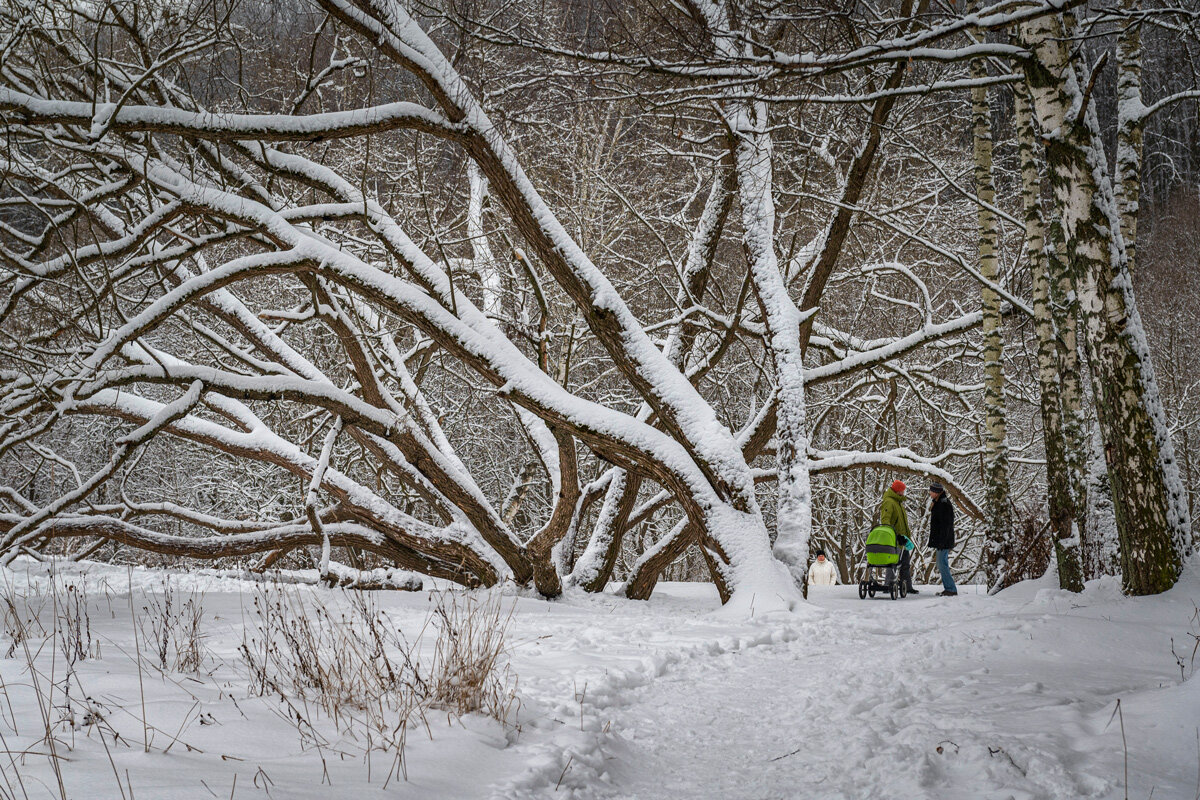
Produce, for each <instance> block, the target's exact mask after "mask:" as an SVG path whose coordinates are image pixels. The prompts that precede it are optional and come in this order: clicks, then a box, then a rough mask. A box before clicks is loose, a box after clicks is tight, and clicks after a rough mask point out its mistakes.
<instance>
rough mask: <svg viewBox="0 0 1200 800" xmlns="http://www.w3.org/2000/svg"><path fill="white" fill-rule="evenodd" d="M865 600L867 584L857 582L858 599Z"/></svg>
mask: <svg viewBox="0 0 1200 800" xmlns="http://www.w3.org/2000/svg"><path fill="white" fill-rule="evenodd" d="M866 598H867V582H866V581H859V582H858V599H859V600H865V599H866Z"/></svg>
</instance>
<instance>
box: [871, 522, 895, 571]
mask: <svg viewBox="0 0 1200 800" xmlns="http://www.w3.org/2000/svg"><path fill="white" fill-rule="evenodd" d="M899 561H900V548H899V547H897V546H896V531H894V530H893V529H892V528H891V526H888V525H880V526H878V527H877V528H875V529H874V530H872V531H871V533H870V534H868V535H867V563H868V564H870V565H871V566H872V567H889V566H891V565H892V564H896V563H899Z"/></svg>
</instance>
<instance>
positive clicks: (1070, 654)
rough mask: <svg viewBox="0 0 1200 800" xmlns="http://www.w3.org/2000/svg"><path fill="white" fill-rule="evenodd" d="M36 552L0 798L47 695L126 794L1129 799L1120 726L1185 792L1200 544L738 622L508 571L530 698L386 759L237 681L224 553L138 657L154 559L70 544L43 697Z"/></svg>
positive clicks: (836, 594)
mask: <svg viewBox="0 0 1200 800" xmlns="http://www.w3.org/2000/svg"><path fill="white" fill-rule="evenodd" d="M45 569H46V567H45V566H44V565H34V564H32V563H28V562H23V564H22V567H21V569H19V570H9V571H0V588H3V590H4V592H5V593H6V594H5V595H4V596H11V597H17V598H31V602H32V603H33V604H34V606H33V607H34V608H36V609H40V612H39V613H40V615H41V618H42V622H43V623H44V626H43V625H36V626H34V633H35V634H36V636H35V638H36V640H37V641H36V647H35V648H34V650H35V651H36V652H38V653H39V654H40V655H38V656H36V661H37V663H39V664H40V665H41V666H40V672H39V673H38V675H37V676H34V675H33V674H31V672H30V670H29V668H28V661H27V659H26V658H24V657H22V656H21V654H20V652H13V653H9V654H8V655H7V656H6V657H0V738H2V739H3V741H2V742H0V751H7V752H9V753H12V754H14V757H13V758H12V759H5V758H0V800H5V799H6V798H13V797H21V798H24V797H31V798H32V797H55V798H59V797H61V796H63V794H64V793H60V792H59V791H57V789H56V788H54V786H55V777H54V776H53V775H52V773H51V770H50V769H49V764H51V763H54V762H52V761H51V760H50V759H48V758H46V756H45V754H44V752H43V751H44V749H45V748H44V746H43V739H42V735H41V733H40V731H42V730H44V726H43V725H40V724H39V722H40V720H41V719H42V714H43V713H49V715H50V722H51V727H52V730H53V733H54V736H55V737H56V742H58V747H59V748H60V751H61V752H60V756H59V757H60V758H61V762H60V763H61V765H62V766H63V781H64V784H65V796H67V797H70V798H87V800H108V798H111V799H112V800H117V798H124V800H128V799H129V796H130V794H131V792H130V790H129V788H128V787H133V789H134V790H136V794H135V795H134V796H137V797H152V798H155V800H175V799H176V798H179V799H180V800H182V799H183V798H189V799H190V798H195V797H210V796H218V797H227V796H233V797H234V798H235V800H236V799H237V798H246V797H277V798H279V797H286V798H289V800H318V799H319V800H329V799H330V798H336V799H338V800H340V799H341V798H355V799H356V800H357V799H358V798H367V797H380V798H384V797H386V798H397V797H398V798H422V800H425V798H437V800H455V799H460V800H547V799H548V798H554V799H555V800H558V799H559V798H571V800H659V799H660V798H662V799H663V800H666V798H670V800H679V799H680V798H689V799H690V798H730V799H731V800H772V799H774V798H798V799H804V800H807V799H808V798H815V799H817V800H826V799H827V798H828V799H831V800H832V799H835V798H846V799H847V800H850V799H853V800H859V799H860V798H867V797H872V798H885V799H890V798H896V799H897V800H919V799H920V798H951V799H953V800H962V799H963V798H967V799H973V798H997V800H1001V799H1007V798H1013V799H1014V800H1025V799H1026V798H1045V799H1046V800H1059V799H1060V798H1061V799H1062V800H1069V799H1073V798H1085V797H1086V798H1098V800H1121V798H1124V797H1126V790H1125V779H1124V772H1125V768H1126V765H1125V757H1126V756H1125V754H1126V749H1125V747H1124V746H1123V745H1122V724H1123V728H1124V733H1125V740H1126V741H1127V742H1128V748H1127V749H1128V772H1129V781H1128V783H1129V793H1128V797H1130V798H1134V799H1135V800H1147V798H1150V797H1154V798H1185V799H1187V800H1191V799H1192V798H1197V797H1200V792H1198V789H1200V680H1195V679H1191V678H1190V676H1191V675H1192V674H1193V673H1194V672H1195V667H1196V666H1200V663H1193V661H1192V658H1191V656H1192V652H1193V647H1194V646H1196V645H1197V643H1200V609H1198V607H1197V606H1198V605H1200V576H1198V575H1197V570H1196V565H1195V564H1193V565H1192V566H1191V567H1190V568H1189V570H1188V572H1187V574H1186V575H1185V577H1184V579H1183V580H1181V581H1180V583H1179V585H1177V586H1176V587H1175V588H1174V589H1173V590H1172V591H1170V592H1168V593H1166V594H1164V595H1160V596H1157V597H1152V598H1125V597H1122V596H1121V595H1120V592H1119V590H1118V586H1117V583H1116V581H1114V580H1106V581H1102V582H1099V583H1093V584H1089V587H1088V590H1087V591H1086V592H1084V593H1083V594H1082V595H1071V594H1068V593H1064V592H1061V591H1058V590H1057V589H1054V588H1053V587H1052V582H1051V581H1047V580H1042V581H1035V582H1028V583H1025V584H1021V585H1019V586H1016V587H1013V588H1012V589H1009V590H1007V591H1005V592H1003V593H1002V594H1001V595H999V596H997V597H991V598H989V597H985V596H979V595H967V594H964V595H962V596H960V597H958V598H956V599H952V600H951V599H939V598H935V597H933V596H932V590H926V591H925V592H923V593H922V594H921V595H920V596H918V597H910V598H907V599H905V600H900V601H891V600H883V599H879V600H874V601H869V600H868V601H864V600H859V599H858V598H857V596H856V594H855V589H854V587H833V588H831V589H828V590H826V591H821V592H817V593H814V596H813V597H812V598H811V600H812V603H811V604H810V605H807V606H805V607H803V608H802V609H800V610H799V611H798V612H797V613H795V614H773V615H769V616H767V617H763V616H759V617H757V618H754V619H750V620H746V619H730V618H729V616H728V614H726V613H724V612H721V611H719V603H718V601H717V598H716V593H715V591H714V590H713V588H712V587H711V586H705V585H697V584H662V585H661V586H660V587H659V591H658V592H656V593H655V596H654V598H652V600H651V601H650V602H647V603H639V602H631V601H627V600H623V599H620V598H617V597H614V596H612V595H586V594H583V593H579V592H572V593H569V594H568V595H567V596H566V597H564V598H562V599H561V600H558V601H555V602H546V601H544V600H542V599H539V598H536V597H531V596H527V595H521V596H511V595H508V596H504V597H503V598H502V600H503V603H504V604H505V606H508V605H510V604H511V607H512V608H513V615H512V617H511V622H510V625H509V628H508V637H507V641H508V643H509V657H510V663H509V667H510V668H511V670H512V674H513V675H515V676H516V678H517V679H518V685H517V690H518V697H519V707H515V708H514V711H513V714H512V715H511V719H509V721H508V722H509V724H508V725H505V726H502V725H501V724H500V723H498V722H497V721H495V720H492V719H489V718H486V717H482V716H478V715H472V716H469V717H466V718H463V719H461V720H460V719H458V718H451V717H449V716H442V717H440V718H439V715H437V714H431V715H430V717H429V726H428V727H424V726H419V727H417V728H415V729H413V730H412V731H410V734H409V738H408V741H407V746H406V749H405V764H406V767H407V772H406V775H405V776H404V777H401V776H399V775H393V776H392V777H391V778H390V779H389V772H390V770H389V769H388V767H389V765H392V756H390V755H388V753H387V752H382V753H381V752H379V751H378V750H376V751H371V750H370V747H369V744H368V747H367V748H366V749H364V748H363V741H361V737H354V736H350V735H349V734H344V733H340V732H339V729H337V728H336V727H335V726H332V724H331V723H330V720H328V719H327V718H325V717H323V716H322V715H321V714H320V713H319V711H318V710H317V709H316V708H314V707H312V706H311V704H308V703H306V704H305V706H304V707H305V709H307V711H306V713H308V714H309V718H310V719H311V723H312V724H313V725H315V726H316V727H315V728H310V727H309V722H308V721H307V720H306V721H305V723H304V726H303V727H297V723H296V722H295V720H293V719H291V718H290V717H289V714H288V711H287V708H284V707H283V706H281V705H280V703H279V702H278V701H277V700H276V699H273V698H272V697H260V696H258V695H257V694H256V693H255V692H252V691H249V689H248V684H247V680H248V679H247V672H246V665H245V663H244V659H243V658H242V656H241V655H240V654H239V652H238V648H239V646H240V645H241V644H242V643H243V642H244V641H245V637H246V635H247V633H246V632H247V630H248V628H247V625H248V622H249V621H252V620H253V618H254V617H253V614H254V612H253V610H252V609H254V608H257V606H256V603H261V602H263V600H264V598H265V596H264V595H262V594H261V593H260V592H261V588H260V587H258V586H255V585H252V584H247V583H245V582H243V581H240V580H235V579H229V578H222V577H214V576H211V575H197V574H193V575H175V576H171V577H170V580H171V581H172V582H173V583H174V584H175V586H176V590H177V591H178V592H185V593H190V592H193V591H195V592H201V593H203V594H202V595H195V596H197V597H200V598H202V601H203V606H204V609H205V614H206V615H205V618H204V636H205V638H206V642H207V650H208V653H209V655H208V656H207V658H206V661H205V664H204V668H203V669H202V670H201V671H199V672H196V673H191V674H168V673H161V674H160V673H159V672H157V671H154V670H146V669H144V667H142V668H140V667H139V666H138V662H137V659H136V655H137V654H136V651H135V644H134V636H133V631H134V629H135V628H136V627H137V625H136V623H135V622H134V620H133V619H131V615H133V614H134V613H135V609H136V613H137V614H139V615H140V614H142V613H143V611H144V610H145V609H144V606H145V605H146V604H151V603H152V602H153V598H154V597H161V596H162V594H161V593H162V590H163V581H164V580H165V579H166V576H165V575H164V573H161V572H156V571H153V570H128V571H127V570H122V569H119V568H112V567H107V566H104V565H97V564H93V565H85V566H79V567H65V568H64V572H63V573H62V574H61V576H60V580H61V582H62V586H68V585H75V586H78V587H80V590H82V588H83V587H86V588H87V597H88V598H89V599H88V600H87V603H86V605H87V607H88V608H89V609H90V612H89V613H90V617H88V618H90V624H91V634H90V635H92V636H93V637H95V640H96V647H95V651H96V652H95V653H94V654H93V655H92V656H91V657H89V658H88V659H86V660H82V661H79V662H78V663H77V664H76V665H75V667H74V670H73V671H72V672H71V680H70V686H71V687H74V688H73V689H71V693H72V696H73V697H74V699H73V700H71V699H68V698H66V697H64V695H63V691H64V690H62V689H60V690H59V691H58V692H57V694H56V695H54V696H53V697H51V698H49V703H50V705H52V706H53V708H52V710H49V711H48V712H47V711H46V707H45V706H43V705H41V702H42V701H40V700H39V696H38V694H37V689H36V687H37V686H38V685H40V686H41V689H42V691H43V692H44V691H46V687H48V686H49V685H50V679H51V678H53V676H54V675H56V674H57V675H60V676H61V675H62V674H64V673H63V666H64V665H63V664H62V662H61V659H60V660H59V661H58V662H57V664H56V662H55V660H54V659H55V656H54V653H55V648H54V646H53V643H54V642H55V641H56V637H55V635H54V634H53V633H52V631H51V630H50V623H51V621H52V620H53V619H54V618H55V617H54V612H55V607H54V604H53V603H52V602H51V598H50V597H48V595H47V593H46V592H47V588H46V587H47V585H48V584H47V578H46V575H45ZM131 589H132V590H133V596H132V598H131V597H130V591H131ZM63 591H65V590H63ZM72 591H74V590H72ZM59 596H60V597H61V596H62V591H60V593H59ZM188 596H191V595H188ZM272 596H274V597H278V596H279V595H278V593H276V594H275V595H272ZM289 596H290V597H293V598H294V600H295V601H296V602H297V603H299V602H301V601H303V603H307V604H310V606H311V604H324V605H326V606H327V607H328V608H329V609H330V612H331V613H330V614H329V615H327V616H326V617H325V619H327V620H331V621H332V620H338V619H343V617H341V616H340V615H341V613H342V611H344V610H346V609H348V608H349V607H350V606H349V605H348V604H349V603H351V602H353V596H352V594H348V593H341V592H329V591H328V590H324V589H319V588H313V587H301V588H298V589H296V590H294V594H293V595H289ZM0 599H2V598H0ZM372 602H373V603H377V604H378V607H379V608H380V610H381V611H383V612H386V615H387V619H388V620H389V624H394V625H396V626H397V627H398V628H399V629H401V630H402V631H403V632H404V633H405V635H406V636H408V637H410V639H411V637H420V632H421V631H422V630H423V629H425V628H427V626H428V625H429V615H430V611H431V602H432V598H431V597H430V595H429V594H428V593H425V592H420V593H407V592H396V593H379V594H376V595H372ZM131 606H133V607H132V608H131ZM6 630H8V628H7V626H6V627H4V629H3V630H0V655H4V654H5V651H6V650H7V649H8V648H7V646H6V645H5V644H4V641H5V639H6V636H7V635H6V633H5V631H6ZM251 635H253V632H251ZM429 638H431V637H425V639H422V640H421V641H422V642H423V644H422V647H423V648H427V647H428V646H429V642H428V641H427V640H428V639H429ZM1173 651H1174V652H1173ZM143 660H144V655H143ZM1184 677H1188V678H1189V679H1188V680H1183V678H1184ZM60 682H61V678H60ZM85 696H86V697H87V698H88V700H87V703H85V704H81V703H80V699H81V698H82V697H85ZM143 696H144V698H145V699H144V700H143V699H142V698H143ZM93 698H94V699H93ZM1118 700H1120V703H1121V714H1120V716H1118V717H1116V718H1115V719H1114V718H1113V713H1114V710H1115V709H1116V707H1117V706H1116V704H1117V701H1118ZM88 709H92V711H90V712H89V714H94V713H95V710H96V709H99V713H101V714H102V715H103V716H102V717H100V719H101V721H102V725H101V726H99V727H97V725H96V724H95V722H94V719H93V722H92V723H88V722H87V718H88V715H87V714H84V712H85V711H88ZM281 712H282V713H281ZM81 720H82V721H81ZM147 725H148V726H150V727H149V730H150V731H151V733H152V735H149V734H147V730H148V728H147V727H146V726H147ZM118 732H119V738H116V737H115V736H114V733H118ZM147 736H148V737H149V738H151V739H153V742H152V744H151V745H150V746H149V747H146V748H144V747H143V745H142V742H143V737H147ZM318 736H319V737H320V740H318V738H317V737H318ZM177 739H178V740H179V741H180V742H181V744H180V746H178V747H175V746H174V744H173V743H174V742H175V741H176V740H177ZM318 741H320V743H319V744H318V743H317V742H318ZM145 749H148V750H150V752H144V750H145ZM20 753H25V755H24V756H19V755H18V754H20ZM0 755H3V752H0ZM114 775H116V776H120V782H119V783H118V781H117V780H114V777H113V776H114ZM22 782H23V786H24V787H25V788H27V789H28V792H27V793H26V791H25V788H22Z"/></svg>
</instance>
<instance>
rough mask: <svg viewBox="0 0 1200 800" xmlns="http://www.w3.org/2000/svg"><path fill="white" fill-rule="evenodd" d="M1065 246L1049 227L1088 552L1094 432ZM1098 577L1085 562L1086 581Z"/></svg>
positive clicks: (1062, 396) (1062, 390)
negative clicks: (1084, 379)
mask: <svg viewBox="0 0 1200 800" xmlns="http://www.w3.org/2000/svg"><path fill="white" fill-rule="evenodd" d="M1066 248H1067V245H1066V242H1065V240H1064V239H1063V234H1062V224H1061V223H1060V222H1059V221H1058V220H1057V219H1056V220H1054V221H1053V222H1052V223H1051V224H1050V243H1049V246H1048V247H1047V248H1046V260H1047V266H1048V268H1049V274H1050V315H1051V317H1052V318H1053V323H1054V330H1055V332H1056V333H1057V334H1058V336H1057V340H1056V343H1057V346H1058V363H1059V365H1060V367H1061V371H1060V373H1059V382H1058V392H1059V400H1060V404H1061V407H1062V422H1063V442H1064V446H1065V448H1066V453H1065V455H1066V459H1067V478H1068V481H1069V482H1070V486H1071V497H1072V498H1073V499H1074V501H1075V526H1076V528H1077V529H1078V530H1079V542H1080V548H1081V549H1082V550H1083V551H1085V552H1086V550H1087V547H1088V536H1089V535H1090V532H1091V527H1090V525H1089V523H1088V520H1089V519H1090V516H1089V514H1088V491H1089V489H1088V454H1089V453H1090V452H1091V440H1090V435H1089V430H1090V428H1091V426H1090V423H1089V418H1088V413H1087V410H1086V408H1085V406H1084V397H1083V381H1082V375H1083V365H1082V363H1081V362H1080V358H1079V299H1078V298H1077V297H1076V296H1075V293H1074V291H1072V289H1071V274H1070V271H1069V270H1068V269H1067V264H1066V258H1067V255H1066ZM1090 577H1095V576H1094V575H1093V574H1092V573H1091V572H1089V571H1088V568H1087V559H1086V557H1085V558H1084V579H1085V580H1086V579H1088V578H1090Z"/></svg>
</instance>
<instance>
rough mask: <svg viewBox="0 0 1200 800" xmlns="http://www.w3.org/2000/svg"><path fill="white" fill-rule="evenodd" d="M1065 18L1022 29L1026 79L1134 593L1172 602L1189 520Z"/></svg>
mask: <svg viewBox="0 0 1200 800" xmlns="http://www.w3.org/2000/svg"><path fill="white" fill-rule="evenodd" d="M1065 33H1066V31H1065V29H1064V27H1063V22H1062V19H1061V18H1060V17H1057V16H1046V17H1042V18H1039V19H1038V20H1034V21H1030V22H1026V23H1023V24H1022V25H1021V27H1020V36H1021V40H1022V42H1023V43H1024V44H1025V45H1026V47H1028V49H1029V50H1030V51H1031V53H1032V57H1031V58H1030V60H1029V62H1028V63H1027V65H1026V78H1027V82H1028V84H1029V88H1030V92H1031V95H1032V97H1033V102H1034V108H1035V109H1036V113H1037V117H1038V122H1039V126H1040V127H1041V129H1042V130H1043V131H1049V132H1051V135H1050V136H1048V137H1047V139H1048V141H1047V158H1048V162H1049V169H1050V182H1051V185H1052V187H1053V189H1054V193H1055V197H1056V200H1057V203H1058V208H1059V213H1060V214H1061V217H1062V224H1063V231H1064V235H1065V237H1066V242H1067V255H1068V265H1069V269H1070V271H1071V277H1072V285H1073V288H1074V290H1075V293H1076V294H1077V296H1078V298H1079V306H1080V314H1081V317H1082V319H1083V322H1084V330H1085V344H1086V347H1087V352H1088V358H1089V363H1090V366H1091V370H1092V380H1093V386H1094V387H1095V392H1096V400H1097V404H1096V405H1097V415H1098V417H1099V422H1100V430H1101V433H1102V435H1103V440H1104V453H1105V460H1106V462H1107V464H1108V471H1109V476H1110V478H1111V480H1112V490H1113V504H1114V508H1115V511H1116V519H1117V526H1118V534H1119V537H1120V540H1121V562H1122V564H1121V566H1122V575H1123V581H1124V585H1125V588H1126V590H1127V591H1129V592H1130V593H1131V594H1151V593H1155V592H1161V591H1164V590H1166V589H1168V588H1170V587H1171V585H1173V584H1174V582H1175V580H1176V578H1177V576H1178V574H1179V570H1180V569H1181V560H1182V554H1183V550H1184V547H1185V542H1186V540H1187V538H1188V537H1189V535H1190V519H1189V516H1188V510H1187V506H1186V498H1185V495H1184V493H1183V487H1182V486H1181V485H1180V482H1179V473H1178V469H1177V465H1176V463H1175V456H1174V452H1173V449H1172V445H1171V439H1170V433H1169V430H1168V429H1167V425H1166V420H1165V419H1164V417H1163V409H1162V406H1161V404H1160V402H1159V399H1158V389H1157V386H1156V382H1155V378H1154V368H1153V365H1152V363H1151V359H1150V353H1149V350H1148V348H1147V345H1146V340H1145V334H1144V331H1143V328H1142V323H1141V319H1140V317H1139V315H1138V312H1137V304H1136V300H1135V298H1134V295H1133V287H1132V284H1131V283H1130V276H1129V269H1128V263H1127V261H1126V255H1125V247H1124V241H1123V239H1122V237H1121V224H1120V219H1119V215H1118V212H1117V209H1116V205H1115V200H1114V196H1113V189H1112V184H1111V182H1110V180H1109V178H1108V175H1109V171H1108V169H1107V165H1106V164H1105V161H1104V156H1103V151H1102V149H1101V145H1100V133H1099V124H1098V121H1097V116H1096V110H1095V107H1094V105H1093V102H1092V98H1091V97H1090V96H1089V93H1088V92H1089V90H1088V88H1087V87H1088V86H1089V85H1090V84H1088V83H1087V82H1084V81H1081V79H1080V76H1079V74H1078V73H1077V71H1076V64H1075V62H1074V61H1073V60H1072V59H1071V57H1070V50H1069V46H1068V44H1067V41H1066V38H1065Z"/></svg>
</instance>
